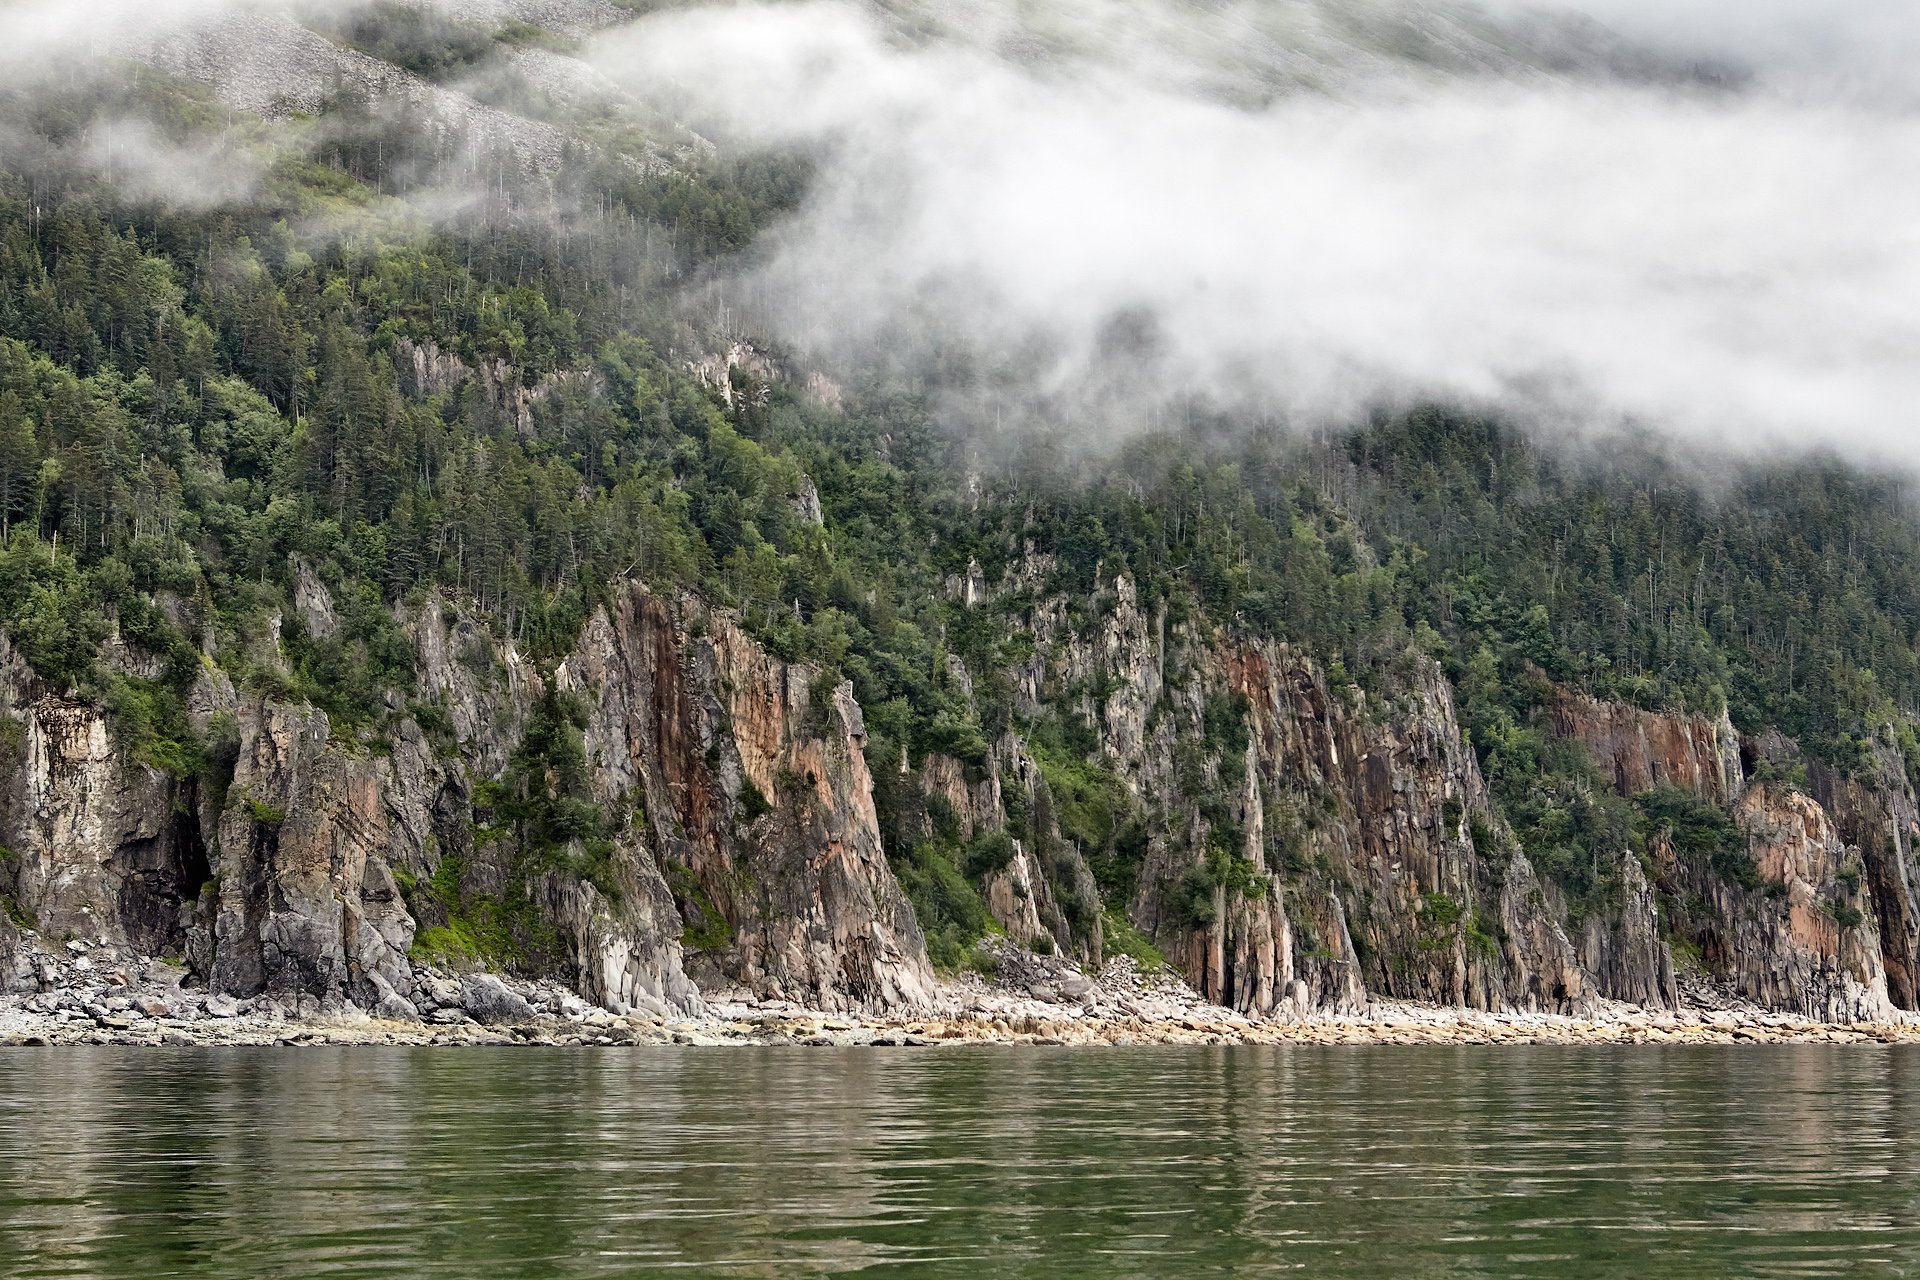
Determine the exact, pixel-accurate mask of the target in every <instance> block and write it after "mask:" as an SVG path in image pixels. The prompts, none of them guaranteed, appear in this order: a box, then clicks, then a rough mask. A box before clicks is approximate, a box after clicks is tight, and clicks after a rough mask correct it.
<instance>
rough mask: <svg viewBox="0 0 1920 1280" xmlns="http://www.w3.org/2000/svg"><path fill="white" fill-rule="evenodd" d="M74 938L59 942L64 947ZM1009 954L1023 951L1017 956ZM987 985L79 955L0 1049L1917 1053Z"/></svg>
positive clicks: (1623, 1008) (1851, 1031)
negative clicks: (274, 976) (415, 995)
mask: <svg viewBox="0 0 1920 1280" xmlns="http://www.w3.org/2000/svg"><path fill="white" fill-rule="evenodd" d="M70 945H71V944H70ZM1016 957H1019V958H1018V959H1016ZM1002 961H1003V962H1002V964H1001V968H1000V972H999V973H998V974H997V975H995V977H994V978H993V979H992V980H988V979H986V978H983V977H982V976H980V975H977V974H969V975H965V976H964V977H963V978H960V979H955V980H946V981H942V982H940V983H939V984H938V985H937V988H936V990H935V992H934V996H933V999H932V1001H931V1002H930V1003H929V1004H927V1005H926V1006H924V1007H920V1008H915V1009H912V1010H896V1011H892V1012H885V1013H835V1012H829V1011H822V1010H818V1009H808V1008H804V1007H801V1006H798V1005H795V1004H792V1003H790V1002H788V1001H783V1000H762V999H756V998H755V997H753V996H752V995H751V994H750V993H746V992H740V991H731V992H719V993H716V994H714V995H713V996H711V997H710V998H708V999H707V1000H706V1001H705V1002H704V1003H703V1004H702V1005H701V1006H700V1007H698V1008H697V1009H688V1008H678V1009H676V1008H672V1007H669V1006H667V1005H665V1004H664V1003H661V1002H658V1001H650V1002H648V1003H649V1007H644V1008H633V1007H621V1008H618V1009H604V1008H600V1007H598V1006H595V1005H591V1004H589V1003H587V1002H586V1001H584V1000H582V999H581V998H580V997H579V996H578V995H577V994H575V993H574V992H572V991H569V990H567V989H566V988H564V987H561V986H558V985H556V984H554V983H551V982H542V981H522V980H517V979H509V978H503V977H501V976H499V975H496V974H490V973H466V974H454V973H449V972H445V971H443V970H439V969H435V968H432V967H430V966H422V967H420V968H419V970H418V971H417V982H418V989H419V992H420V999H419V1000H418V1001H417V1002H414V1001H405V1000H402V1001H397V1002H394V1004H393V1006H392V1007H391V1008H389V1007H386V1006H385V1005H383V1007H381V1008H379V1009H375V1010H371V1011H369V1010H365V1009H362V1008H359V1007H357V1006H354V1005H349V1004H341V1003H325V1002H322V1001H321V1000H318V999H316V998H314V997H313V996H311V995H296V996H291V997H287V996H276V995H261V996H256V997H254V998H251V999H237V998H235V997H232V996H229V995H222V994H219V993H215V992H209V991H206V990H204V989H196V988H192V987H190V986H187V985H184V984H185V983H186V981H187V973H186V971H185V970H184V969H182V968H180V967H179V966H176V965H172V964H168V963H166V962H165V961H160V960H154V959H151V958H137V959H129V960H127V961H125V962H123V963H119V964H115V963H114V962H113V960H112V957H111V954H110V953H107V954H106V955H105V956H104V962H103V963H95V962H93V960H92V957H90V956H89V955H87V954H85V953H76V954H75V955H73V956H72V957H71V958H70V960H69V962H68V963H67V964H66V965H65V966H64V969H65V972H64V973H63V975H62V976H63V977H65V978H67V979H68V980H69V981H68V983H67V984H65V985H60V986H57V987H50V988H49V989H45V990H41V991H38V992H34V993H32V994H24V995H23V994H13V995H7V996H4V997H0V1046H48V1045H128V1046H174V1047H190V1046H266V1045H287V1046H304V1045H407V1046H418V1045H449V1046H458V1045H547V1046H576V1047H587V1046H595V1047H610V1046H621V1045H684V1046H723V1045H796V1046H808V1047H819V1048H827V1047H843V1048H853V1047H879V1048H886V1047H907V1046H914V1047H923V1046H935V1045H1286V1044H1299V1045H1418V1044H1463V1045H1529V1044H1548V1045H1604V1044H1809V1043H1821V1044H1868V1043H1879V1044H1920V1019H1914V1020H1910V1021H1903V1022H1897V1023H1888V1022H1878V1023H1829V1022H1822V1021H1819V1020H1816V1019H1811V1018H1806V1017H1800V1016H1797V1015H1793V1014H1785V1013H1774V1012H1767V1011H1765V1010H1762V1009H1759V1008H1757V1007H1754V1006H1751V1005H1746V1006H1742V1005H1740V1004H1738V1003H1737V1002H1730V1001H1728V1000H1726V998H1725V997H1724V994H1723V993H1717V992H1715V991H1713V990H1712V989H1710V988H1706V987H1703V986H1695V987H1693V988H1692V989H1691V991H1690V993H1689V994H1690V995H1691V997H1692V1000H1691V1002H1690V1003H1689V1005H1688V1006H1687V1007H1683V1008H1681V1009H1678V1010H1666V1009H1646V1008H1641V1007H1637V1006H1632V1005H1625V1004H1617V1003H1613V1002H1606V1003H1604V1004H1603V1005H1601V1006H1599V1007H1597V1008H1595V1009H1594V1010H1592V1011H1590V1012H1588V1013H1587V1014H1585V1015H1582V1016H1572V1015H1566V1014H1550V1013H1534V1012H1524V1011H1503V1012H1483V1011H1478V1010H1472V1009H1460V1008H1449V1007H1444V1006H1438V1005H1429V1004H1418V1003H1410V1002H1389V1001H1380V1000H1376V1001H1372V1002H1371V1003H1369V1004H1368V1005H1367V1006H1366V1007H1365V1008H1363V1009H1357V1010H1350V1011H1345V1012H1312V1013H1304V1014H1303V1013H1299V1012H1298V1011H1295V1012H1293V1013H1291V1014H1290V1015H1281V1016H1275V1017H1267V1018H1249V1017H1247V1016H1245V1015H1243V1014H1240V1013H1236V1012H1234V1011H1232V1010H1230V1009H1227V1008H1224V1007H1221V1006H1219V1005H1216V1004H1212V1003H1209V1002H1208V1001H1206V1000H1205V999H1203V998H1202V997H1200V996H1199V995H1197V994H1196V993H1195V992H1194V991H1193V990H1192V989H1191V988H1190V987H1188V986H1187V985H1186V984H1185V983H1184V982H1182V981H1180V980H1179V979H1178V978H1175V977H1173V976H1171V975H1170V974H1167V973H1164V972H1161V973H1150V974H1149V973H1142V972H1141V971H1140V970H1139V969H1138V968H1137V966H1135V965H1134V964H1133V963H1132V962H1131V961H1130V960H1127V959H1126V958H1124V957H1123V958H1120V959H1118V960H1115V961H1113V962H1110V963H1109V964H1108V965H1106V966H1105V967H1104V968H1103V969H1102V970H1101V971H1100V972H1099V973H1098V974H1097V975H1087V974H1083V973H1080V972H1079V971H1078V970H1076V969H1074V968H1072V967H1071V966H1070V965H1067V964H1065V963H1064V962H1060V961H1053V962H1046V961H1042V960H1040V959H1039V958H1038V957H1027V956H1025V955H1024V953H1019V952H1015V951H1008V952H1007V953H1004V954H1003V957H1002Z"/></svg>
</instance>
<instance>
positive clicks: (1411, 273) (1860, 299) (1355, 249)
mask: <svg viewBox="0 0 1920 1280" xmlns="http://www.w3.org/2000/svg"><path fill="white" fill-rule="evenodd" d="M1668 7H1669V6H1667V5H1666V4H1664V3H1663V4H1661V5H1659V6H1655V5H1654V4H1652V3H1651V0H1641V2H1640V3H1637V4H1636V3H1634V2H1633V0H1590V2H1587V0H1582V3H1579V4H1573V3H1571V0H1569V2H1568V3H1565V4H1558V5H1554V6H1551V7H1550V8H1549V9H1548V10H1546V11H1545V16H1542V11H1540V10H1532V9H1529V10H1525V11H1522V10H1521V9H1520V8H1519V6H1516V5H1508V4H1504V3H1503V4H1497V5H1495V6H1493V7H1492V8H1488V9H1457V10H1443V9H1437V8H1429V7H1425V6H1420V7H1416V6H1413V5H1411V4H1387V3H1372V4H1365V3H1354V4H1348V5H1332V4H1325V5H1316V4H1309V3H1293V4H1270V5H1261V6H1234V5H1230V4H1229V5H1207V6H1199V5H1193V4H1187V3H1179V2H1178V0H1077V2H1076V3H1073V4H1066V5H1060V6H1046V7H1043V8H1044V10H1045V18H1044V20H1045V24H1046V25H1045V26H1044V27H1040V26H1037V25H1036V22H1037V21H1038V20H1036V19H1032V18H1031V17H1030V16H1029V11H1030V9H1031V7H1018V8H1016V7H1012V6H1010V5H1007V4H1002V3H999V2H998V0H952V2H950V3H945V4H938V5H932V4H929V5H925V6H919V7H915V8H913V9H911V10H909V9H907V8H905V7H904V6H900V5H895V6H891V7H886V8H880V7H873V6H859V5H853V4H846V3H834V2H826V3H802V4H791V5H789V4H778V5H775V4H735V5H725V6H713V7H696V8H692V9H681V10H676V11H672V12H668V13H664V14H659V15H656V16H654V17H653V18H650V19H647V20H645V21H643V22H641V23H639V24H637V25H635V26H633V27H631V28H629V29H627V30H625V31H623V32H620V33H617V34H615V35H612V36H609V37H607V38H605V39H603V40H602V42H601V43H600V44H599V46H598V47H597V50H596V55H595V56H596V61H597V62H598V64H599V65H600V66H601V67H602V68H603V69H605V70H607V71H608V72H609V73H610V74H612V75H614V76H616V77H619V78H622V79H624V80H625V81H626V82H627V83H629V84H630V85H632V86H635V87H636V88H637V89H639V90H642V91H645V92H649V93H652V94H655V95H656V96H658V97H660V98H662V100H664V101H665V102H667V103H668V104H669V105H671V106H672V107H674V108H675V109H677V110H680V111H682V112H684V113H686V114H688V115H689V116H690V117H691V118H692V119H694V120H695V121H696V122H698V123H700V124H702V125H704V126H705V127H707V128H710V129H712V130H715V131H718V132H722V133H725V134H727V135H730V136H731V137H732V138H734V139H735V140H737V141H743V142H746V143H750V144H756V145H774V146H792V147H799V148H803V149H805V150H807V151H809V152H810V153H812V154H813V155H814V156H815V157H816V158H817V160H818V162H819V169H818V172H819V179H818V182H817V186H816V190H815V194H814V196H813V197H812V199H811V201H810V202H809V204H808V205H807V207H806V208H805V209H804V210H803V211H802V212H801V213H800V214H799V215H798V216H797V217H796V218H795V219H794V220H793V221H792V222H790V223H789V224H788V225H787V226H785V227H784V228H783V229H781V230H780V231H779V232H778V233H777V234H776V235H775V236H774V237H772V238H771V240H770V241H769V242H768V243H767V244H766V245H765V246H764V250H765V256H764V257H763V259H762V261H761V265H759V266H758V267H757V268H756V270H755V272H754V274H753V275H752V276H751V277H750V278H747V279H743V280H740V281H737V282H736V289H737V292H738V294H739V296H741V297H742V298H744V299H747V300H749V301H751V302H752V303H753V305H754V306H755V307H756V308H757V312H758V315H759V317H760V319H761V321H762V322H763V323H765V324H767V325H768V326H770V327H771V328H772V329H774V330H775V331H776V332H777V333H778V334H779V335H780V336H781V337H782V338H784V339H785V340H786V341H788V342H791V343H793V344H795V345H797V346H799V347H801V348H803V349H805V350H807V351H809V352H811V353H814V354H816V355H818V356H821V357H823V358H827V359H831V360H840V361H846V362H856V361H865V360H871V359H876V358H882V357H885V356H886V355H888V354H889V353H893V354H898V353H899V352H901V351H903V350H913V351H915V352H917V353H920V354H921V355H927V354H937V355H939V356H940V357H941V358H942V360H943V363H944V364H946V365H954V364H964V365H966V366H967V367H969V368H971V369H973V370H975V371H976V372H975V375H974V376H975V377H976V379H978V378H980V377H981V375H980V374H979V373H978V371H979V370H982V369H985V370H990V371H993V370H997V371H999V372H1000V374H1001V375H1003V376H1002V378H1001V381H1000V386H1001V390H1002V391H1005V390H1006V389H1007V388H1008V387H1021V388H1026V389H1028V390H1030V391H1034V392H1036V393H1037V396H1038V399H1039V401H1040V402H1041V403H1042V404H1044V406H1045V408H1044V411H1045V412H1047V413H1049V414H1050V415H1055V416H1057V415H1059V414H1061V413H1063V412H1069V411H1071V408H1072V406H1075V405H1079V406H1082V409H1083V412H1082V414H1081V416H1082V418H1083V419H1084V420H1086V421H1088V422H1089V423H1091V422H1093V421H1094V420H1096V419H1097V420H1100V421H1114V420H1117V419H1118V417H1119V416H1120V415H1122V414H1123V413H1125V412H1128V411H1135V412H1145V413H1151V412H1154V411H1155V405H1156V404H1164V403H1165V402H1167V401H1168V400H1169V399H1170V398H1174V397H1182V398H1190V397H1193V396H1196V395H1197V396H1201V397H1204V398H1205V399H1207V400H1210V401H1212V402H1213V403H1215V404H1218V405H1221V406H1223V407H1228V408H1233V407H1244V406H1246V405H1250V404H1254V403H1258V404H1260V405H1262V406H1268V407H1272V408H1277V409H1278V410H1280V411H1282V412H1284V413H1285V414H1287V415H1289V416H1292V417H1295V418H1297V419H1312V418H1321V417H1333V418H1337V417H1341V416H1344V415H1348V414H1351V413H1353V412H1355V411H1356V410H1357V409H1358V408H1359V407H1361V406H1363V405H1366V404H1369V403H1375V402H1378V401H1379V400H1381V399H1383V398H1403V397H1410V396H1443V397H1452V398H1458V399H1463V400H1467V401H1477V402H1499V403H1503V404H1507V405H1509V406H1518V407H1519V408H1521V409H1523V410H1524V411H1526V412H1528V413H1531V414H1534V415H1536V416H1538V415H1541V414H1545V413H1549V412H1551V413H1552V414H1554V415H1555V417H1556V420H1562V421H1564V420H1570V419H1571V420H1584V421H1593V420H1617V419H1620V418H1633V419H1638V420H1640V421H1643V422H1647V423H1651V424H1654V425H1659V426H1664V427H1667V428H1670V429H1673V430H1677V431H1684V432H1687V433H1690V434H1692V435H1695V436H1697V437H1705V438H1720V439H1725V440H1730V441H1748V440H1773V441H1783V442H1806V441H1819V442H1825V443H1831V444H1835V445H1838V446H1841V447H1844V448H1850V449H1853V450H1855V451H1862V452H1876V453H1877V452H1896V453H1898V454H1900V455H1901V456H1902V457H1903V459H1904V460H1905V461H1909V462H1912V461H1920V440H1914V439H1912V437H1914V436H1915V435H1916V433H1914V432H1912V430H1911V427H1912V419H1913V417H1914V414H1915V406H1916V405H1920V360H1917V359H1916V358H1915V356H1916V353H1917V352H1920V224H1916V223H1915V222H1914V220H1913V217H1912V210H1913V209H1915V208H1916V207H1920V166H1916V165H1915V164H1914V163H1913V160H1912V157H1913V156H1915V155H1920V116H1916V114H1915V113H1914V112H1912V111H1910V110H1908V109H1907V106H1906V104H1905V103H1904V102H1903V101H1902V99H1901V97H1900V94H1899V92H1898V90H1897V85H1898V80H1897V78H1893V79H1887V78H1883V77H1882V74H1881V70H1880V64H1881V61H1882V55H1884V54H1885V53H1886V51H1887V50H1889V49H1897V48H1899V47H1901V45H1900V42H1901V41H1908V42H1909V43H1910V42H1911V40H1912V38H1913V37H1914V35H1915V32H1916V31H1920V16H1908V15H1909V13H1910V12H1911V11H1910V10H1907V11H1903V10H1900V9H1895V8H1893V7H1891V6H1885V7H1882V6H1879V5H1877V4H1873V3H1872V2H1871V0H1868V3H1867V4H1866V5H1864V6H1863V9H1862V11H1861V17H1860V21H1859V22H1858V23H1856V24H1854V25H1853V26H1847V27H1846V28H1845V31H1844V33H1843V36H1836V37H1835V38H1834V39H1831V40H1829V41H1828V42H1827V43H1826V44H1825V45H1822V46H1821V47H1820V48H1818V49H1809V48H1804V47H1797V46H1794V45H1793V41H1792V39H1791V36H1792V33H1793V32H1795V31H1797V30H1799V29H1800V28H1799V27H1797V26H1796V25H1795V24H1796V23H1801V22H1804V21H1806V20H1809V19H1810V17H1811V15H1812V14H1814V13H1816V12H1821V11H1823V10H1816V9H1815V7H1814V6H1811V5H1806V4H1798V5H1796V4H1788V3H1784V0H1771V3H1763V4H1761V5H1758V6H1742V12H1743V13H1744V12H1746V11H1747V9H1748V8H1749V7H1751V8H1753V11H1754V13H1755V15H1756V16H1755V18H1754V21H1753V22H1752V23H1751V24H1748V25H1747V26H1745V27H1743V29H1742V34H1741V35H1740V36H1739V37H1738V38H1725V39H1716V38H1715V34H1714V32H1713V31H1712V30H1711V29H1709V28H1710V24H1708V23H1707V22H1706V21H1705V14H1706V11H1707V10H1708V9H1715V10H1725V9H1726V8H1727V7H1728V6H1726V5H1724V4H1714V5H1707V4H1706V3H1705V2H1704V0H1676V3H1675V5H1674V6H1673V10H1674V13H1675V15H1677V16H1676V17H1675V18H1674V19H1673V20H1671V21H1666V22H1663V21H1662V19H1661V17H1660V14H1661V13H1662V12H1663V11H1665V10H1666V9H1667V8H1668ZM1869 11H1870V12H1869ZM1869 19H1871V20H1869ZM1842 25H1843V26H1844V25H1845V24H1842ZM1836 30H1838V28H1836ZM1890 86H1891V87H1890ZM1016 374H1017V376H1015V375H1016ZM993 380H994V379H993V378H992V377H987V378H985V381H988V382H991V381H993ZM1089 405H1090V406H1092V408H1091V409H1090V410H1089V409H1086V406H1089ZM1029 407H1031V402H1030V404H1029ZM971 408H972V409H973V411H982V406H981V405H979V404H975V405H973V406H971ZM956 411H957V410H956Z"/></svg>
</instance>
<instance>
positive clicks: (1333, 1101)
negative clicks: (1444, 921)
mask: <svg viewBox="0 0 1920 1280" xmlns="http://www.w3.org/2000/svg"><path fill="white" fill-rule="evenodd" d="M667 1269H678V1270H681V1271H683V1272H689V1273H692V1274H723V1275H724V1274H734V1275H794V1274H807V1273H824V1272H835V1271H852V1270H859V1269H872V1270H876V1271H883V1272H884V1271H897V1272H901V1273H906V1274H922V1275H955V1276H973V1275H1015V1276H1062V1275H1181V1276H1187V1275H1206V1274H1214V1275H1243V1276H1244V1275H1266V1274H1278V1273H1281V1272H1294V1271H1298V1272H1304V1273H1305V1274H1308V1275H1313V1276H1369V1277H1371V1276H1378V1275H1382V1274H1395V1275H1501V1276H1506V1275H1552V1276H1580V1275H1616V1274H1622V1273H1629V1272H1633V1271H1638V1272H1640V1273H1641V1274H1642V1275H1644V1276H1646V1277H1649V1278H1651V1277H1657V1276H1668V1275H1721V1274H1724V1275H1768V1276H1771V1275H1838V1274H1842V1273H1845V1274H1850V1275H1860V1274H1868V1275H1876V1274H1878V1275H1905V1274H1920V1053H1915V1052H1910V1051H1905V1050H1900V1049H1886V1048H1873V1049H1866V1048H1851V1049H1845V1050H1826V1049H1818V1048H1800V1047H1793V1048H1787V1047H1782V1048H1766V1049H1762V1048H1740V1049H1702V1048H1695V1049H1690V1050H1666V1049H1655V1048H1634V1049H1618V1050H1613V1049H1588V1050H1580V1051H1574V1050H1558V1049H1545V1048H1541V1049H1525V1050H1516V1049H1505V1050H1486V1049H1410V1048H1391V1049H1343V1050H1319V1049H1278V1050H1274V1049H1132V1050H1113V1049H1108V1050H1093V1051H1077V1050H1067V1049H1051V1050H1049V1049H1038V1050H1036V1049H981V1050H936V1051H910V1050H895V1051H888V1050H865V1051H860V1050H853V1051H834V1050H804V1049H799V1050H780V1049H768V1050H750V1049H729V1050H714V1051H698V1050H688V1051H654V1050H602V1051H585V1052H567V1051H560V1050H551V1049H548V1050H515V1049H498V1050H454V1049H434V1050H385V1049H303V1050H262V1051H253V1050H191V1049H182V1050H169V1051H154V1050H146V1051H120V1050H111V1049H19V1050H8V1051H0V1276H7V1277H12V1276H134V1275H138V1276H161V1275H191V1276H195V1277H216V1278H224V1277H248V1278H252V1277H261V1276H301V1277H306V1276H329V1277H332V1276H373V1275H405V1276H427V1277H456V1276H457V1277H512V1276H529V1277H531V1276H541V1277H548V1276H559V1277H574V1276H593V1277H600V1276H626V1275H639V1274H643V1273H649V1272H653V1271H656V1270H667Z"/></svg>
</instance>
